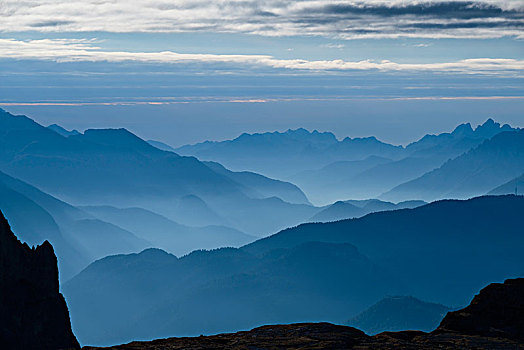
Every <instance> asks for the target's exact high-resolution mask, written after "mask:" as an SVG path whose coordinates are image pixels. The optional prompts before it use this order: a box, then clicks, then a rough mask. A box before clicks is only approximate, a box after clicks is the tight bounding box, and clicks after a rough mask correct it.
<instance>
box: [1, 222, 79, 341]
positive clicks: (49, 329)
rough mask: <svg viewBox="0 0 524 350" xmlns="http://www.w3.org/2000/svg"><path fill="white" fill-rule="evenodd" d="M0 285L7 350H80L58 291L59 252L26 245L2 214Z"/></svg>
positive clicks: (42, 246) (44, 247)
mask: <svg viewBox="0 0 524 350" xmlns="http://www.w3.org/2000/svg"><path fill="white" fill-rule="evenodd" d="M0 286H1V288H0V347H2V349H28V350H31V349H35V350H37V349H38V350H40V349H42V350H56V349H80V346H79V344H78V341H77V340H76V338H75V336H74V335H73V332H72V331H71V323H70V321H69V313H68V310H67V305H66V302H65V300H64V297H63V296H62V294H60V292H59V290H58V266H57V260H56V257H55V254H54V252H53V247H52V246H51V244H50V243H49V242H48V241H45V242H44V243H43V244H42V245H40V246H37V247H34V246H33V247H32V248H30V247H29V246H28V245H27V244H25V243H24V244H22V243H21V242H20V241H19V240H18V239H17V238H16V237H15V235H14V234H13V232H11V229H10V227H9V224H8V223H7V221H6V219H5V218H4V217H3V215H2V214H1V213H0Z"/></svg>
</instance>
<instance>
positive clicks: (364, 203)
mask: <svg viewBox="0 0 524 350" xmlns="http://www.w3.org/2000/svg"><path fill="white" fill-rule="evenodd" d="M424 204H427V203H426V202H424V201H405V202H400V203H397V204H395V203H391V202H385V201H381V200H378V199H368V200H348V201H338V202H335V203H333V204H332V205H330V206H328V207H327V208H326V209H324V210H322V211H320V212H318V213H317V214H315V215H314V216H313V217H312V218H311V219H309V221H310V222H329V221H338V220H343V219H352V218H358V217H361V216H364V215H366V214H369V213H376V212H379V211H385V210H396V209H406V208H416V207H420V206H421V205H424Z"/></svg>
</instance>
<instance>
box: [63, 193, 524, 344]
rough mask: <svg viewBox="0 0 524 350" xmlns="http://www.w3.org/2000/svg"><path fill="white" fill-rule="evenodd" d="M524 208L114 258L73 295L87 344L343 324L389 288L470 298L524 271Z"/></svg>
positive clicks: (456, 301)
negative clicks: (280, 326) (523, 217)
mask: <svg viewBox="0 0 524 350" xmlns="http://www.w3.org/2000/svg"><path fill="white" fill-rule="evenodd" d="M368 204H369V203H368ZM522 212H524V197H516V196H502V197H481V198H475V199H472V200H468V201H440V202H435V203H431V204H428V205H424V206H421V207H418V208H415V209H401V210H394V211H385V212H380V213H373V214H369V215H367V216H365V217H363V218H359V219H351V220H343V221H338V222H334V223H324V224H321V223H316V224H303V225H300V226H298V227H295V228H290V229H286V230H284V231H281V232H279V233H278V234H275V235H273V236H271V237H268V238H265V239H261V240H258V241H256V242H254V243H251V244H248V245H246V246H244V247H241V248H240V249H233V248H227V249H226V248H223V249H218V250H212V251H196V252H193V253H191V254H189V255H187V256H184V257H182V258H176V257H175V256H173V255H170V254H167V253H165V252H163V251H159V250H146V251H144V252H142V253H140V254H131V255H118V256H111V257H107V258H104V259H101V260H99V261H97V262H95V263H93V264H91V265H90V266H89V267H87V268H86V269H85V270H84V271H82V272H81V273H80V274H79V275H77V276H75V277H74V278H73V279H71V280H70V281H69V282H68V283H67V284H66V285H65V286H64V294H65V295H66V298H67V300H68V303H69V305H70V308H71V317H72V320H73V324H74V325H75V332H76V334H77V336H78V337H79V339H80V340H81V341H82V342H85V343H90V344H111V343H123V342H127V341H130V340H132V339H135V340H136V339H151V338H162V337H167V336H186V335H200V334H210V333H218V332H229V331H232V330H237V329H248V328H251V327H255V326H257V325H261V324H270V323H282V322H303V321H306V320H308V321H315V320H329V321H331V322H339V323H342V322H346V321H347V317H348V315H350V314H358V313H360V312H362V311H364V310H365V309H366V308H368V307H369V306H370V305H372V304H373V303H375V302H376V301H377V300H380V299H382V298H384V297H386V296H387V295H413V296H415V297H417V298H421V299H422V300H434V301H435V302H438V303H443V304H447V305H463V304H466V303H467V301H468V300H470V297H471V296H472V295H473V294H474V293H475V292H477V291H478V290H479V289H480V287H481V286H483V285H485V284H486V281H492V280H500V279H503V278H506V277H508V276H515V275H518V274H520V273H522V271H523V269H524V257H523V256H522V253H521V250H522V249H521V247H522V246H523V244H524V237H523V236H522V234H521V233H522V232H521V231H522V227H521V223H520V222H518V221H516V220H514V218H515V217H518V216H519V215H520V214H521V213H522ZM442 276H446V278H445V279H442ZM93 285H96V286H97V287H96V289H93V288H90V286H93ZM124 320H125V322H124ZM108 330H110V331H108Z"/></svg>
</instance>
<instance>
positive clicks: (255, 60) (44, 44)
mask: <svg viewBox="0 0 524 350" xmlns="http://www.w3.org/2000/svg"><path fill="white" fill-rule="evenodd" d="M96 45H97V43H96V40H88V39H42V40H28V41H23V40H16V39H0V58H10V59H39V60H53V61H57V62H74V61H89V62H104V61H105V62H124V61H136V62H147V63H163V64H176V63H192V62H193V63H195V62H198V63H209V64H217V63H218V64H220V63H226V64H227V63H233V64H236V65H254V66H264V67H271V68H276V69H288V70H308V71H318V70H338V71H343V70H381V71H439V72H463V73H482V74H492V73H503V72H510V73H512V74H515V73H518V74H520V72H522V71H523V70H524V60H516V59H507V58H475V59H464V60H459V61H455V62H437V63H397V62H392V61H387V60H383V61H372V60H363V61H345V60H341V59H335V60H315V61H313V60H305V59H277V58H275V57H273V56H269V55H217V54H188V53H176V52H172V51H162V52H129V51H105V50H101V49H100V48H99V47H97V46H96Z"/></svg>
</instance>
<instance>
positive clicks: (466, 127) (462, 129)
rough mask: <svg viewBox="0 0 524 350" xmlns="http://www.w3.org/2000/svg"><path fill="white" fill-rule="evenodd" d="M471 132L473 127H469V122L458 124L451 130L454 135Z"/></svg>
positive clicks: (469, 133)
mask: <svg viewBox="0 0 524 350" xmlns="http://www.w3.org/2000/svg"><path fill="white" fill-rule="evenodd" d="M472 133H473V128H472V127H471V123H464V124H460V125H459V126H457V127H456V128H455V130H453V131H452V132H451V134H452V135H455V136H465V135H471V134H472Z"/></svg>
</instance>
